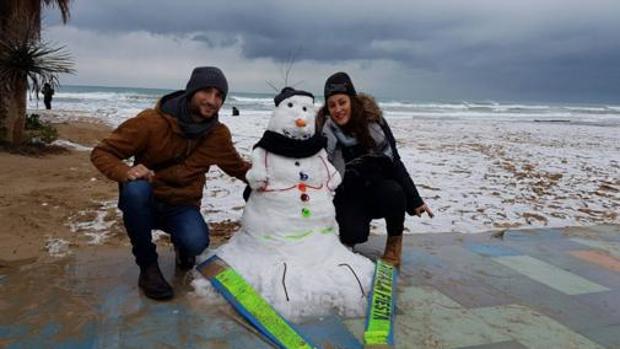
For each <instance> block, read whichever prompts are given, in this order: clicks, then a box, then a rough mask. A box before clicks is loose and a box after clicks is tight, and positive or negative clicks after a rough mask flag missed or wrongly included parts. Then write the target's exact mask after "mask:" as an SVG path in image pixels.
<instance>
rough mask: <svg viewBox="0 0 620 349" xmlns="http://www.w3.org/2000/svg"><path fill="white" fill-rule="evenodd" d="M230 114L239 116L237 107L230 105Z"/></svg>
mask: <svg viewBox="0 0 620 349" xmlns="http://www.w3.org/2000/svg"><path fill="white" fill-rule="evenodd" d="M232 116H239V108H237V107H235V106H233V107H232Z"/></svg>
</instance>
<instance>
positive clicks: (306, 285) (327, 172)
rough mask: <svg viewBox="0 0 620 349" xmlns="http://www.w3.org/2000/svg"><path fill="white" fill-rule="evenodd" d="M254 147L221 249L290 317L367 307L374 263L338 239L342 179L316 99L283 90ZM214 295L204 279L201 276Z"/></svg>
mask: <svg viewBox="0 0 620 349" xmlns="http://www.w3.org/2000/svg"><path fill="white" fill-rule="evenodd" d="M274 101H275V110H274V112H273V114H272V117H271V119H270V120H269V123H268V125H267V131H265V133H264V134H263V136H262V138H261V139H260V140H259V142H258V143H257V144H256V145H255V147H254V150H253V152H252V168H251V169H250V171H249V172H248V173H247V175H246V178H247V180H248V183H249V186H250V188H251V189H252V192H251V195H250V197H249V199H248V202H247V203H246V206H245V210H244V212H243V216H242V219H241V229H240V231H239V232H237V233H236V234H235V235H234V236H233V237H232V238H231V240H230V241H229V242H227V243H226V244H224V245H222V246H221V247H219V248H218V249H216V250H215V251H213V253H214V254H216V255H217V256H218V257H219V258H221V259H223V260H224V261H225V262H227V263H228V264H229V265H230V266H231V267H233V268H234V269H235V270H236V271H237V272H238V273H239V274H241V276H243V277H244V278H245V279H246V280H247V281H248V282H249V283H250V284H251V285H252V286H253V287H254V288H255V289H256V290H257V291H258V292H259V293H260V294H261V295H262V296H263V297H264V298H265V299H266V300H267V301H268V302H269V303H270V304H271V305H272V306H273V307H274V308H275V309H276V310H278V311H279V312H280V313H281V314H282V315H283V316H284V317H286V318H288V319H289V320H291V321H299V320H302V319H304V318H308V317H318V316H324V315H327V314H329V313H334V312H335V313H338V314H339V315H341V316H345V317H353V316H361V315H363V314H364V312H365V310H366V305H367V303H368V300H367V296H368V293H369V290H370V287H371V282H372V277H373V272H374V263H373V262H371V261H370V260H369V259H367V258H366V257H363V256H361V255H359V254H356V253H353V252H351V251H350V250H349V249H347V248H346V247H345V246H343V245H342V244H341V243H340V241H339V239H338V225H337V222H336V219H335V209H334V206H333V203H332V199H333V192H334V190H335V189H336V187H337V186H338V184H340V182H341V178H340V175H339V174H338V171H337V170H336V169H335V168H334V167H333V166H332V165H331V163H329V161H328V160H327V153H326V152H325V150H324V148H323V146H324V139H323V137H321V136H320V135H315V116H314V112H315V110H314V96H313V95H312V94H311V93H309V92H306V91H300V90H295V89H293V88H290V87H285V88H284V89H283V90H282V91H281V92H280V94H278V95H277V96H276V97H275V98H274ZM194 287H195V288H196V289H197V292H198V293H199V294H200V293H201V291H202V293H203V294H209V293H211V292H207V291H206V290H205V289H206V288H208V287H210V286H209V285H208V283H206V282H205V280H200V282H198V280H197V281H195V282H194Z"/></svg>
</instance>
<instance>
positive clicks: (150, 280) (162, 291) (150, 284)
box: [138, 262, 174, 301]
mask: <svg viewBox="0 0 620 349" xmlns="http://www.w3.org/2000/svg"><path fill="white" fill-rule="evenodd" d="M138 286H140V288H141V289H142V291H143V292H144V294H145V295H146V296H147V297H149V298H151V299H155V300H158V301H163V300H168V299H171V298H172V297H174V291H173V290H172V286H170V284H169V283H168V282H167V281H166V279H164V276H163V275H162V273H161V270H159V265H158V264H157V262H155V263H153V264H151V265H149V266H148V267H145V268H141V270H140V277H139V279H138Z"/></svg>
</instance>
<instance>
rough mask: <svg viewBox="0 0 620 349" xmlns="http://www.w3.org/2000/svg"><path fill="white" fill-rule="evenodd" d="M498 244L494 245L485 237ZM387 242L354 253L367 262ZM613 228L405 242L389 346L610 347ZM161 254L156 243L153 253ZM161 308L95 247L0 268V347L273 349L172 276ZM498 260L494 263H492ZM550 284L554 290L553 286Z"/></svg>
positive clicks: (169, 266)
mask: <svg viewBox="0 0 620 349" xmlns="http://www.w3.org/2000/svg"><path fill="white" fill-rule="evenodd" d="M494 236H496V237H494ZM384 243H385V237H383V236H371V238H370V241H369V242H368V243H366V244H362V245H359V246H356V250H357V251H359V252H360V253H362V254H364V255H367V256H368V257H369V258H376V257H377V256H378V255H380V254H381V252H382V249H383V245H384ZM616 246H620V229H619V227H618V226H614V225H611V226H610V225H606V226H596V227H592V228H588V227H580V228H566V229H560V228H557V229H556V228H554V229H536V230H532V231H508V232H507V234H504V237H503V239H502V238H501V236H499V235H497V234H493V233H492V232H489V233H481V234H475V235H467V234H459V233H446V234H420V235H408V236H406V237H405V239H404V247H403V253H404V258H403V261H404V264H403V266H402V268H401V274H400V277H399V286H398V289H397V294H398V297H397V299H398V306H397V310H396V331H395V337H396V347H397V348H433V349H436V348H464V349H474V348H476V349H495V348H504V349H507V348H519V349H522V348H545V349H546V348H569V349H570V348H620V327H618V326H619V325H620V273H619V272H618V271H617V270H616V266H617V264H616V261H617V260H619V259H618V257H616V256H615V255H614V254H612V251H615V248H616ZM160 247H161V246H160ZM160 250H161V253H160V265H161V266H162V270H163V271H164V275H165V276H166V277H167V278H168V279H169V280H170V281H171V282H172V284H173V285H174V287H175V292H176V297H175V299H174V300H173V301H171V302H164V303H159V302H154V301H151V300H149V299H147V298H145V297H144V296H142V295H141V294H140V292H139V290H138V288H137V285H136V283H137V282H136V281H137V274H138V273H137V268H136V267H135V266H134V265H133V261H132V259H133V258H132V257H131V254H130V251H129V248H127V249H118V248H117V249H112V250H110V249H109V248H106V247H105V246H94V247H93V248H90V249H87V250H83V251H75V253H74V254H73V255H71V256H69V257H66V258H61V259H50V260H48V261H46V262H45V263H39V264H33V265H20V266H18V267H15V268H3V269H2V270H0V275H2V276H3V277H0V347H2V348H5V347H6V348H33V347H35V348H38V347H45V348H125V347H139V348H147V347H148V348H150V347H163V348H166V347H168V348H172V347H174V348H177V347H192V348H271V345H270V344H269V343H268V342H266V341H265V340H264V339H263V338H261V337H260V336H258V335H257V334H256V332H255V331H253V330H252V328H251V327H249V325H248V324H247V323H245V322H244V321H243V320H242V319H241V318H240V317H239V316H236V315H235V313H234V312H232V310H231V309H230V307H228V306H227V305H226V304H225V303H222V304H219V305H207V304H205V303H204V302H202V301H201V300H200V299H199V298H198V297H197V296H196V295H194V294H193V293H192V292H191V291H192V290H191V288H190V287H189V286H188V280H187V279H186V276H185V274H177V273H176V272H175V271H174V262H173V252H172V250H171V249H169V248H168V249H166V248H163V249H160ZM500 261H502V262H503V263H502V262H500ZM550 285H553V286H554V287H551V286H550ZM364 323H365V319H363V318H357V319H342V318H340V317H338V316H336V315H333V316H328V317H325V318H322V319H310V320H308V321H306V322H304V323H301V324H298V326H299V328H301V330H302V331H304V332H307V333H308V334H309V335H310V337H311V338H313V339H315V340H316V341H317V342H320V343H321V345H322V346H324V347H330V346H331V347H337V348H359V347H360V345H361V344H360V343H361V338H362V332H363V329H364Z"/></svg>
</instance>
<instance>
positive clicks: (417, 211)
mask: <svg viewBox="0 0 620 349" xmlns="http://www.w3.org/2000/svg"><path fill="white" fill-rule="evenodd" d="M424 212H426V214H427V215H428V216H429V217H431V218H433V217H435V215H434V214H433V211H431V208H430V207H428V206H426V204H424V205H422V206H419V207H417V208H416V209H415V215H416V216H418V217H422V214H423V213H424Z"/></svg>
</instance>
